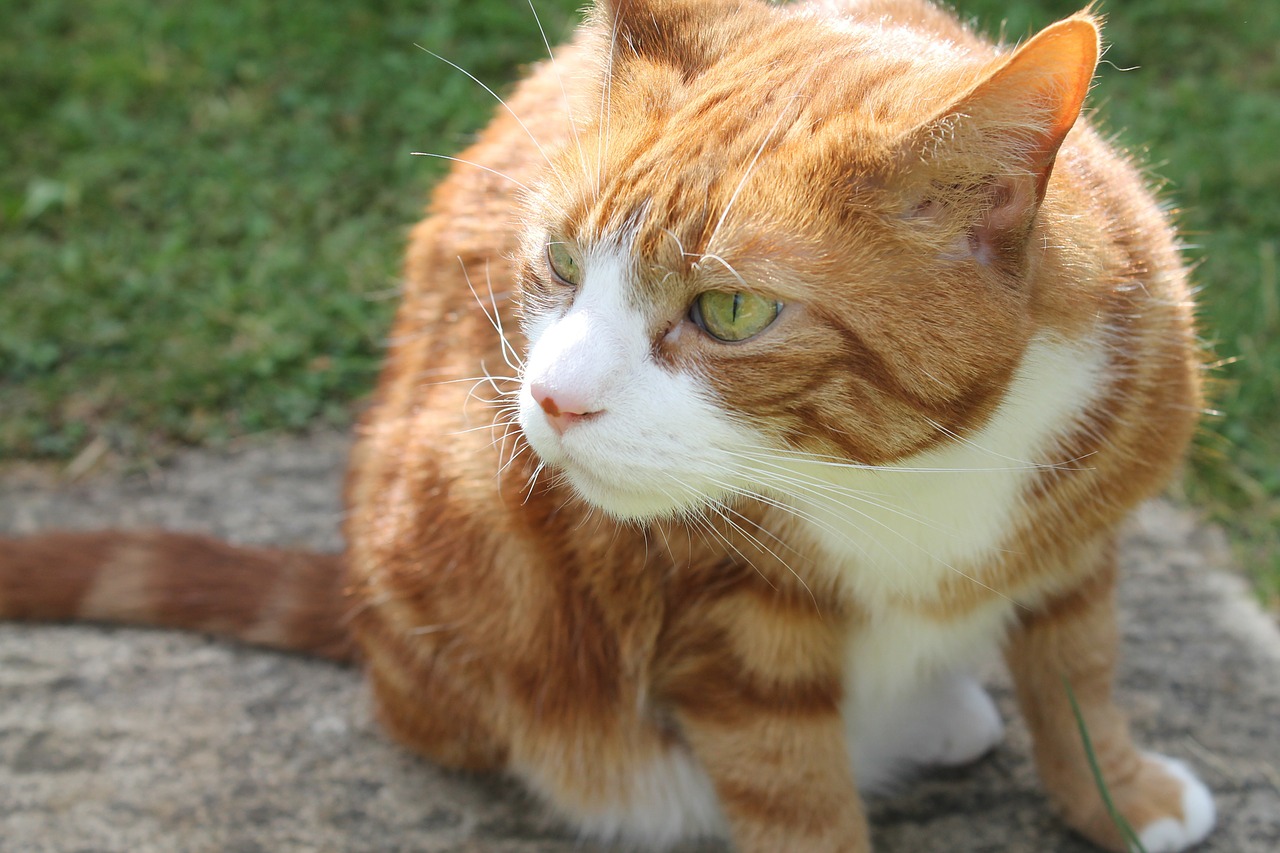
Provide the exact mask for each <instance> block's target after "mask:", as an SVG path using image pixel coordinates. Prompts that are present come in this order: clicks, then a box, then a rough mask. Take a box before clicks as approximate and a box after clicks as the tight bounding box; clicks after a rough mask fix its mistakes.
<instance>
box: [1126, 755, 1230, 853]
mask: <svg viewBox="0 0 1280 853" xmlns="http://www.w3.org/2000/svg"><path fill="white" fill-rule="evenodd" d="M1147 758H1148V759H1150V760H1152V761H1155V762H1157V763H1158V764H1160V765H1161V766H1162V767H1163V769H1164V771H1165V772H1166V773H1167V774H1169V775H1170V776H1172V777H1173V778H1174V779H1176V780H1177V781H1178V782H1179V783H1180V784H1181V788H1182V794H1181V802H1180V804H1179V805H1180V814H1179V815H1176V816H1175V815H1171V816H1168V817H1162V818H1159V819H1157V820H1153V821H1151V822H1150V823H1148V824H1147V825H1146V826H1143V827H1141V828H1138V830H1137V831H1138V839H1139V840H1140V841H1141V842H1142V847H1143V849H1144V850H1146V851H1147V853H1177V851H1180V850H1186V849H1188V848H1190V847H1192V846H1193V845H1195V844H1198V843H1200V842H1201V841H1203V840H1204V839H1205V838H1206V837H1207V836H1208V835H1209V832H1210V831H1211V830H1212V829H1213V824H1214V819H1215V812H1214V805H1213V797H1212V796H1211V795H1210V794H1209V789H1208V788H1206V787H1205V786H1204V783H1202V782H1201V781H1200V780H1199V779H1197V778H1196V776H1195V774H1194V773H1192V772H1191V769H1190V768H1188V767H1187V766H1186V765H1185V764H1183V763H1182V762H1181V761H1176V760H1174V759H1172V758H1167V757H1165V756H1163V755H1157V754H1155V753H1149V754H1148V755H1147Z"/></svg>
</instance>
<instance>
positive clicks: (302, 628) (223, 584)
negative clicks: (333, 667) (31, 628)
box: [0, 531, 354, 661]
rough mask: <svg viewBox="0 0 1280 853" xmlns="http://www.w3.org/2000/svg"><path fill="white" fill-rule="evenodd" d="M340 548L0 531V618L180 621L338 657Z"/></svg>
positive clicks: (343, 654) (348, 652) (342, 606)
mask: <svg viewBox="0 0 1280 853" xmlns="http://www.w3.org/2000/svg"><path fill="white" fill-rule="evenodd" d="M342 587H343V571H342V557H341V556H339V555H326V554H313V553H307V552H300V551H281V550H275V549H268V548H239V547H234V546H231V545H228V544H226V543H224V542H219V541H218V540H216V539H212V538H209V537H207V536H198V535H190V534H183V533H168V532H161V531H155V532H139V533H134V532H120V531H106V532H100V533H69V532H57V533H48V534H42V535H38V536H31V537H25V538H17V539H12V538H4V537H0V619H31V620H42V621H72V620H74V621H80V622H113V623H121V624H128V625H150V626H156V627H163V628H179V629H183V630H189V631H201V632H207V633H211V634H219V635H222V636H228V637H234V638H236V639H238V640H242V641H244V642H246V643H252V644H255V645H261V646H270V647H273V648H278V649H286V650H289V651H295V652H303V653H306V654H311V655H317V656H320V657H325V658H329V659H331V660H340V661H347V660H351V659H352V658H353V655H354V646H353V644H352V642H351V639H350V637H349V636H348V632H347V630H346V622H347V618H346V617H347V614H348V611H349V610H350V607H351V605H350V603H349V602H348V601H346V599H345V598H344V596H343V591H342Z"/></svg>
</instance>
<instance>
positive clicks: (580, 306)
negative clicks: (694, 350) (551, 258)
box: [520, 247, 750, 518]
mask: <svg viewBox="0 0 1280 853" xmlns="http://www.w3.org/2000/svg"><path fill="white" fill-rule="evenodd" d="M583 272H584V278H583V282H582V285H581V286H580V287H579V288H578V293H577V295H576V298H575V299H574V302H573V305H572V306H571V307H570V309H569V311H568V312H567V313H566V314H565V315H564V316H562V317H559V318H554V319H552V320H550V321H546V322H539V323H537V324H535V325H534V326H533V327H532V328H533V330H534V333H536V335H537V337H536V338H531V346H530V350H529V355H528V358H527V359H526V362H525V369H524V376H523V381H522V387H521V390H520V426H521V428H522V429H523V430H524V433H525V436H526V437H527V438H528V439H529V443H530V444H531V445H532V446H533V448H534V450H535V451H537V453H538V455H539V456H540V457H541V458H542V459H543V461H544V462H546V463H548V464H549V465H552V466H554V467H555V468H557V469H559V470H560V471H561V472H562V473H563V474H564V476H565V477H566V479H568V481H569V482H570V483H571V484H572V485H573V486H574V488H575V489H576V490H577V491H578V492H579V493H580V494H581V495H582V496H583V497H584V498H586V499H587V500H588V501H589V502H590V503H592V504H594V505H595V506H598V507H600V508H601V509H603V510H605V511H606V512H609V513H612V514H613V515H616V516H619V517H622V518H650V517H656V516H661V515H670V514H672V513H675V512H679V511H681V510H686V509H689V508H692V507H695V506H699V505H701V504H705V503H707V502H708V501H709V500H712V499H714V498H718V497H722V496H723V495H724V494H725V492H726V489H725V487H724V486H723V485H722V482H723V480H724V472H725V470H726V469H728V468H729V467H730V466H731V464H732V463H731V461H730V459H729V458H728V456H727V455H726V453H725V452H724V450H725V449H732V448H736V447H740V446H742V445H743V444H744V443H745V442H748V441H749V440H750V437H749V436H748V435H746V433H745V431H744V430H742V429H741V428H740V427H738V426H736V425H735V424H734V423H733V422H732V421H731V420H730V418H729V417H728V416H727V415H726V414H725V413H724V411H723V409H722V408H721V407H720V406H719V405H717V404H716V403H715V402H714V401H713V400H712V399H711V398H710V396H709V395H708V394H707V393H706V391H705V390H704V389H703V388H702V387H701V385H700V383H699V382H698V381H697V380H696V379H695V378H693V377H691V376H689V375H686V374H673V373H670V372H669V371H667V370H665V369H664V368H662V367H661V366H659V365H658V364H656V363H655V362H654V361H653V359H652V357H651V350H652V343H653V341H652V340H651V339H650V332H649V323H648V322H647V318H646V317H645V315H644V314H643V313H642V311H641V310H640V309H639V308H637V307H636V306H634V305H632V304H630V302H629V301H628V299H627V294H628V293H629V292H630V287H631V284H630V276H631V272H630V264H629V261H628V256H627V254H626V251H625V250H624V249H619V248H613V247H604V248H598V249H597V250H595V251H594V252H591V253H588V254H587V257H586V258H585V259H584V263H583ZM535 384H536V385H539V386H541V387H543V388H548V389H550V390H551V396H552V397H554V396H555V395H556V393H563V394H564V395H566V397H572V398H573V399H576V400H587V401H589V404H590V408H591V410H593V411H598V414H597V415H595V416H593V417H592V418H591V419H589V420H586V421H582V422H579V423H576V424H574V425H573V426H571V427H570V428H569V429H566V430H565V431H564V433H563V435H557V434H556V432H555V430H553V429H552V428H551V426H550V424H549V423H548V422H547V419H546V417H545V415H544V414H543V412H542V410H541V408H540V407H539V405H538V403H537V402H536V401H535V400H534V399H533V395H532V393H531V388H532V386H533V385H535Z"/></svg>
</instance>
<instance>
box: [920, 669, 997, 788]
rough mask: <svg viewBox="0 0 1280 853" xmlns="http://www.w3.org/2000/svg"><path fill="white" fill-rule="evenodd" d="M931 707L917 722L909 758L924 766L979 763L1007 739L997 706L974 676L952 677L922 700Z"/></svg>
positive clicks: (944, 680) (946, 676) (957, 674)
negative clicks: (978, 761)
mask: <svg viewBox="0 0 1280 853" xmlns="http://www.w3.org/2000/svg"><path fill="white" fill-rule="evenodd" d="M921 701H923V702H927V703H929V707H928V708H927V709H925V708H921V709H920V710H921V711H923V712H925V713H922V714H921V716H920V717H919V718H918V719H917V720H916V721H915V722H916V731H915V732H914V733H913V734H914V737H913V738H912V739H911V740H910V741H908V750H909V751H908V755H909V756H910V757H911V758H912V759H913V760H915V761H916V762H919V763H921V764H941V765H944V766H949V767H950V766H957V765H961V764H968V763H970V762H972V761H977V760H978V759H979V758H981V757H982V756H984V755H986V754H987V753H988V752H990V751H991V749H992V748H994V747H995V746H996V744H998V743H1000V741H1001V740H1003V739H1004V722H1003V721H1002V720H1001V719H1000V712H999V711H998V710H996V704H995V702H993V701H991V697H990V696H989V695H987V691H986V690H984V689H983V688H982V685H980V684H978V682H977V681H975V680H974V679H973V678H972V677H971V676H969V675H961V674H959V673H950V674H948V675H945V676H943V677H942V678H941V679H939V680H938V682H937V684H936V685H935V687H934V689H933V690H931V691H929V692H928V693H926V694H925V695H923V696H922V697H921Z"/></svg>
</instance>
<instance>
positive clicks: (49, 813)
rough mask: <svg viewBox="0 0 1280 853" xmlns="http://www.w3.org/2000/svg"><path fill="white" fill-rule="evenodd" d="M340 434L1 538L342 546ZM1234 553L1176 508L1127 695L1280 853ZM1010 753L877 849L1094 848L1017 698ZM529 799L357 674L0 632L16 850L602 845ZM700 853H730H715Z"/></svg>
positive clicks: (952, 778) (1226, 836) (1141, 552)
mask: <svg viewBox="0 0 1280 853" xmlns="http://www.w3.org/2000/svg"><path fill="white" fill-rule="evenodd" d="M345 449H346V442H345V440H344V439H342V438H340V437H337V436H332V435H320V436H315V437H312V438H310V439H306V440H296V441H276V442H272V443H266V444H257V445H252V446H245V447H240V448H238V449H234V450H231V451H225V452H221V453H203V452H198V453H189V454H184V455H182V456H180V457H179V458H177V459H176V460H174V461H173V462H172V464H170V465H168V466H166V467H165V468H163V469H156V470H153V471H149V472H143V473H135V474H132V475H129V476H122V475H107V476H103V475H100V476H97V477H93V478H90V479H88V480H87V481H85V482H82V483H80V484H77V485H71V486H57V485H56V484H54V483H53V482H52V481H51V480H50V478H48V477H47V476H46V475H45V474H43V473H40V472H37V471H32V470H29V469H28V470H18V469H10V470H8V471H7V472H5V473H3V474H0V529H5V530H9V531H31V530H36V529H40V528H45V527H52V526H69V527H98V526H106V525H111V526H145V525H163V526H167V527H174V528H184V529H196V530H205V531H210V532H213V533H216V534H218V535H222V536H226V537H228V538H231V539H234V540H237V541H241V542H258V543H278V544H284V545H291V544H300V545H307V546H309V547H313V548H336V547H337V546H338V541H339V540H338V538H337V524H338V521H339V519H340V512H341V511H340V506H339V503H338V489H339V482H340V471H341V468H342V460H343V456H344V453H345ZM1224 553H1225V549H1224V548H1223V545H1222V543H1221V539H1220V536H1219V535H1218V534H1217V533H1216V532H1214V531H1212V530H1206V529H1204V528H1201V527H1199V526H1197V525H1196V524H1195V523H1194V522H1193V520H1192V518H1191V516H1190V515H1189V514H1187V513H1185V512H1183V511H1180V510H1177V509H1175V508H1173V507H1171V506H1169V505H1168V504H1163V503H1157V504H1153V505H1151V506H1149V507H1147V508H1146V509H1144V510H1143V511H1142V512H1141V513H1140V514H1139V516H1138V518H1137V519H1136V521H1135V523H1134V524H1133V526H1132V529H1131V531H1130V533H1129V535H1128V537H1127V540H1126V545H1125V548H1124V563H1125V575H1126V579H1125V583H1124V587H1123V608H1124V611H1125V613H1126V614H1127V615H1126V618H1125V621H1124V626H1125V643H1126V650H1125V651H1126V659H1125V665H1124V668H1123V670H1122V672H1121V676H1120V682H1121V688H1120V692H1121V694H1122V696H1123V698H1124V701H1125V703H1126V704H1127V705H1128V707H1129V708H1130V709H1132V711H1133V718H1134V724H1135V727H1136V729H1137V730H1138V732H1139V734H1140V736H1141V738H1142V740H1143V741H1144V742H1145V743H1146V744H1147V745H1148V746H1150V747H1151V748H1154V749H1158V750H1160V751H1162V752H1165V753H1168V754H1171V755H1175V756H1178V757H1181V758H1184V759H1186V760H1188V761H1189V762H1190V763H1191V764H1193V765H1194V766H1195V767H1196V768H1197V769H1198V770H1199V772H1200V774H1201V776H1202V778H1204V780H1205V781H1206V782H1207V783H1208V784H1209V786H1210V787H1211V788H1212V789H1213V791H1214V794H1215V797H1216V800H1217V805H1218V809H1219V812H1220V822H1219V828H1218V831H1217V832H1216V834H1215V835H1214V836H1213V838H1212V840H1211V841H1210V843H1208V844H1206V845H1205V846H1204V847H1203V848H1202V849H1203V850H1205V851H1215V853H1275V851H1277V850H1280V635H1278V634H1277V631H1276V628H1275V625H1274V623H1273V622H1272V621H1271V619H1270V618H1268V617H1267V616H1266V615H1265V614H1263V613H1262V612H1261V611H1260V610H1259V609H1258V608H1257V607H1256V605H1255V604H1254V603H1253V602H1252V601H1251V599H1250V598H1249V596H1248V594H1247V591H1246V589H1245V588H1244V585H1243V583H1242V582H1241V581H1240V580H1239V579H1238V578H1236V577H1235V576H1233V575H1231V574H1228V573H1227V572H1225V571H1224V570H1223V568H1224V567H1223V563H1224ZM991 683H992V685H993V689H994V692H995V693H996V696H997V698H998V700H999V701H1000V704H1001V706H1002V708H1003V709H1004V710H1005V712H1006V716H1007V717H1009V718H1010V719H1011V725H1010V730H1009V737H1008V739H1007V742H1006V743H1005V744H1004V745H1003V746H1001V747H1000V748H999V749H998V750H997V751H996V752H995V753H994V754H993V755H991V756H989V757H988V758H986V759H985V760H983V761H982V762H980V763H978V764H977V765H975V766H974V767H971V768H967V769H964V770H958V771H948V772H946V773H931V774H928V775H926V776H924V777H922V778H920V779H918V780H916V781H915V782H913V783H911V784H910V785H908V786H906V787H904V789H903V792H902V793H901V795H899V796H896V797H892V798H889V799H886V800H882V801H879V802H877V803H876V804H875V805H874V806H873V809H872V814H873V819H874V822H875V826H876V830H875V832H876V839H877V850H880V851H897V853H932V851H948V853H980V851H1001V853H1018V851H1064V853H1074V852H1075V851H1078V853H1085V851H1087V850H1089V849H1090V848H1089V847H1088V846H1087V845H1085V844H1083V843H1082V842H1080V841H1079V840H1077V839H1075V838H1073V837H1071V836H1070V835H1068V834H1067V833H1066V832H1065V831H1063V830H1062V829H1061V827H1060V826H1059V824H1057V823H1056V822H1055V821H1054V819H1053V818H1052V817H1051V815H1050V814H1049V813H1048V811H1047V809H1046V808H1045V805H1044V802H1043V800H1042V798H1041V796H1040V794H1039V792H1038V789H1037V787H1036V783H1035V778H1034V773H1033V771H1032V768H1031V766H1030V764H1029V762H1028V759H1027V744H1026V733H1025V730H1024V729H1023V728H1022V727H1021V725H1020V724H1019V723H1018V722H1017V720H1016V718H1015V717H1014V716H1013V714H1012V709H1011V706H1010V696H1009V691H1008V687H1007V683H1006V682H1005V681H1004V680H1003V676H1002V675H1001V674H1000V673H999V672H998V670H997V669H995V668H993V670H992V675H991ZM594 849H597V848H595V847H593V846H592V845H588V844H583V843H580V842H578V841H577V840H576V839H575V838H574V836H573V835H572V834H571V833H568V832H566V831H565V830H563V829H562V828H558V827H557V825H556V824H555V822H554V821H553V820H551V819H550V818H548V817H547V816H546V813H545V812H544V811H543V810H542V809H541V808H540V807H539V805H538V804H537V803H535V802H534V801H533V800H532V798H531V797H530V796H529V795H527V794H525V793H524V792H522V791H521V790H520V789H519V788H518V787H517V786H515V785H513V784H511V783H509V782H504V781H502V780H499V779H493V778H473V777H466V776H460V775H455V774H450V773H445V772H442V771H440V770H439V769H437V768H434V767H432V766H431V765H429V764H427V763H426V762H423V761H419V760H417V759H415V758H414V757H413V756H411V755H409V754H407V753H405V752H404V751H403V750H401V749H399V748H397V747H396V746H395V745H394V744H392V743H390V742H388V741H387V740H386V739H385V738H384V737H383V736H382V735H381V734H380V733H379V731H378V730H377V727H376V725H375V724H374V723H373V721H372V720H371V718H370V713H369V709H368V703H367V700H366V698H365V696H364V693H363V690H362V688H361V685H360V679H359V677H358V674H357V673H356V672H355V671H354V670H351V669H344V668H342V667H337V666H333V665H329V664H325V663H320V662H315V661H309V660H304V659H301V658H297V657H291V656H288V655H282V654H276V653H271V652H266V651H258V650H254V649H247V648H243V647H238V646H235V645H232V644H229V643H225V642H220V641H217V640H211V639H207V638H203V637H198V636H189V635H182V634H174V633H166V632H159V631H146V630H133V629H122V628H100V627H90V626H75V627H66V626H34V625H19V624H0V850H3V851H5V853H9V851H23V853H27V852H28V851H30V853H35V851H50V852H51V853H52V851H57V853H69V852H70V851H129V853H147V852H148V851H179V850H180V851H240V853H250V851H272V852H273V853H274V851H401V850H403V851H493V853H503V852H504V851H509V853H517V851H518V852H519V853H533V851H547V853H550V851H571V850H572V851H589V850H594ZM688 849H689V850H693V849H703V850H722V849H723V848H721V847H719V846H717V845H704V846H703V847H701V848H695V847H692V846H691V847H690V848H688Z"/></svg>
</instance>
